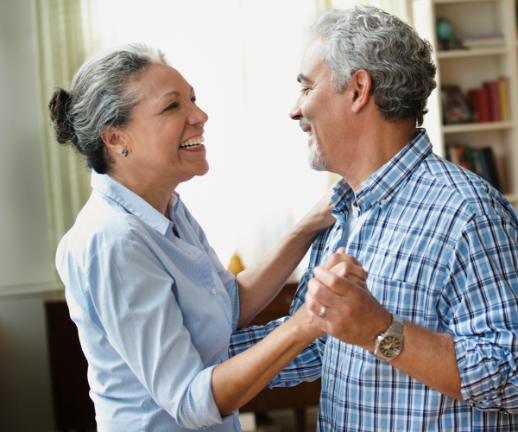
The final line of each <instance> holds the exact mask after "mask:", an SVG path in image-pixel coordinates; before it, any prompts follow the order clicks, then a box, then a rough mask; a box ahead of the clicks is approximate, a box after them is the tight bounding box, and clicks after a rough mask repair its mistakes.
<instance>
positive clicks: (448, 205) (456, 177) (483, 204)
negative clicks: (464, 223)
mask: <svg viewBox="0 0 518 432" xmlns="http://www.w3.org/2000/svg"><path fill="white" fill-rule="evenodd" d="M415 181H416V183H417V187H418V188H419V189H421V190H422V193H426V196H427V197H428V199H427V200H428V201H429V202H430V204H432V203H433V204H439V205H441V206H442V207H443V208H444V209H449V210H450V211H451V212H453V213H452V215H455V214H458V215H462V216H464V217H468V218H470V217H479V216H500V217H504V218H509V219H514V220H515V221H517V216H516V213H515V212H514V210H513V209H512V207H511V205H510V204H509V202H508V201H507V200H506V198H505V197H504V196H503V195H502V194H501V193H500V192H499V191H497V190H496V189H495V188H494V187H492V186H491V185H490V184H489V183H487V182H486V181H484V180H483V179H482V178H481V177H479V176H478V175H476V174H474V173H472V172H471V171H469V170H467V169H464V168H462V167H460V166H458V165H456V164H454V163H451V162H448V161H446V160H444V159H443V158H441V157H439V156H437V155H435V154H431V155H430V156H429V157H427V158H426V159H425V160H424V161H423V164H422V165H421V167H420V169H419V170H418V171H417V172H416V178H415Z"/></svg>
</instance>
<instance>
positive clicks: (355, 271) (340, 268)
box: [327, 262, 366, 280]
mask: <svg viewBox="0 0 518 432" xmlns="http://www.w3.org/2000/svg"><path fill="white" fill-rule="evenodd" d="M327 270H330V271H331V272H333V273H335V274H337V275H338V276H342V277H345V276H346V275H352V276H356V277H357V278H359V279H362V280H365V279H366V277H365V271H364V270H363V268H362V267H360V266H357V265H356V264H352V263H349V262H341V263H338V264H337V265H335V266H334V267H332V268H331V269H327Z"/></svg>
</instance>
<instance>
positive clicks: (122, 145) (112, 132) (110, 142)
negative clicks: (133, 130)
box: [101, 126, 129, 154]
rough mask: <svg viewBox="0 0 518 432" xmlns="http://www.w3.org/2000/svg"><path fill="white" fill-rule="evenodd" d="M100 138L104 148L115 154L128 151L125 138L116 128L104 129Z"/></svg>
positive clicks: (107, 127) (108, 127)
mask: <svg viewBox="0 0 518 432" xmlns="http://www.w3.org/2000/svg"><path fill="white" fill-rule="evenodd" d="M101 138H102V140H103V141H104V143H105V144H106V146H107V147H108V148H109V149H110V150H112V151H114V152H115V153H118V154H122V152H123V151H124V150H129V148H128V143H127V141H126V137H125V136H124V133H123V132H122V131H121V130H120V128H118V127H115V126H106V127H104V128H103V129H102V131H101Z"/></svg>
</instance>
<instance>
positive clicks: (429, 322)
mask: <svg viewBox="0 0 518 432" xmlns="http://www.w3.org/2000/svg"><path fill="white" fill-rule="evenodd" d="M354 199H355V196H354V193H353V191H352V190H351V188H350V187H349V186H348V184H347V183H345V182H344V181H343V180H342V181H341V182H339V183H338V184H337V186H336V187H335V194H334V196H333V202H334V204H335V210H334V216H335V217H336V219H337V222H336V224H335V225H334V226H333V227H331V228H330V229H328V230H326V231H325V232H323V233H321V234H320V235H319V236H318V237H317V239H316V240H315V242H314V244H313V247H312V251H311V260H310V264H309V267H308V269H307V271H306V273H305V275H304V277H303V278H302V280H301V283H300V286H299V289H298V291H297V295H296V296H295V299H294V301H293V304H292V306H291V310H290V313H291V314H293V313H294V312H295V311H296V310H297V309H298V308H299V307H300V306H301V305H302V304H303V302H304V298H305V294H306V290H307V282H308V281H309V280H310V279H311V278H312V277H313V268H314V267H315V266H318V265H320V264H322V263H324V262H325V261H326V259H327V258H328V256H329V254H331V253H332V252H334V251H336V249H337V248H338V247H340V246H344V245H345V246H346V252H347V253H348V254H351V255H353V256H355V257H356V258H358V259H359V260H360V261H361V262H362V263H363V265H364V268H365V269H367V270H368V271H369V277H368V280H367V284H368V287H369V290H370V291H371V292H372V294H373V295H374V296H375V297H376V298H377V299H378V301H379V302H380V303H381V304H382V305H383V306H385V307H386V308H387V309H388V310H389V311H391V312H393V313H396V314H398V315H400V316H402V317H403V318H405V319H406V320H408V321H411V322H413V323H415V324H418V325H420V326H422V327H424V328H427V329H429V330H432V331H435V332H443V333H448V334H450V335H452V337H453V340H454V344H455V351H456V356H457V364H458V367H459V372H460V376H461V381H462V384H461V386H462V388H461V391H462V396H463V398H464V399H465V400H466V402H460V401H457V400H455V399H452V398H450V397H448V396H445V395H443V394H441V393H439V392H437V391H435V390H432V389H431V388H429V387H427V386H425V385H424V384H422V383H420V382H419V381H417V380H415V379H413V378H411V377H409V376H408V375H406V374H404V373H403V372H400V371H399V370H398V369H396V368H394V367H392V366H391V365H390V364H389V363H387V362H386V361H383V360H380V359H378V358H376V357H374V356H373V355H371V354H370V353H369V352H367V351H365V350H364V349H362V348H360V347H358V346H353V345H347V344H345V343H343V342H341V341H339V340H338V339H335V338H333V337H331V336H327V335H325V336H323V337H322V338H320V339H318V340H316V341H315V342H314V343H312V344H311V345H309V346H308V347H307V348H306V349H305V350H304V351H303V352H302V353H301V354H300V355H299V356H298V357H297V358H296V359H295V360H294V361H293V362H292V363H291V364H290V365H289V366H288V367H287V368H286V369H285V370H284V371H283V372H282V373H281V374H279V375H278V376H277V377H276V378H275V379H274V380H273V381H272V382H271V383H270V387H272V386H292V385H295V384H297V383H299V382H301V381H313V380H315V379H317V378H318V377H320V376H321V377H322V393H321V396H320V408H319V414H318V430H319V431H322V432H324V431H330V430H334V431H355V432H357V431H466V432H467V431H470V432H472V431H480V432H481V431H496V430H498V431H514V430H517V428H518V416H517V414H518V364H517V358H518V337H517V334H518V276H517V269H518V216H517V215H516V213H515V211H514V210H513V209H512V207H511V206H510V205H509V203H508V202H507V200H506V199H505V198H504V197H503V196H502V195H501V194H500V193H499V192H497V191H496V190H495V189H493V188H492V187H491V186H489V185H488V184H487V183H486V182H484V181H483V180H482V179H481V178H479V177H478V176H476V175H474V174H472V173H471V172H468V171H466V170H464V169H462V168H460V167H458V166H456V165H454V164H451V163H449V162H446V161H445V160H443V159H442V158H440V157H438V156H436V155H435V154H433V153H432V146H431V144H430V141H429V139H428V136H427V134H426V131H425V130H418V131H417V135H416V138H415V140H414V141H412V142H411V143H410V144H409V145H407V146H406V147H405V148H404V149H403V150H401V151H400V152H399V153H398V154H397V155H396V156H395V157H394V158H393V159H392V160H390V161H389V162H388V163H386V164H385V165H384V166H383V167H381V168H380V169H379V170H378V171H376V172H375V173H374V174H373V175H371V176H370V177H369V178H368V179H367V180H366V181H365V182H364V183H362V185H361V189H360V190H359V191H358V193H357V194H356V201H357V204H358V206H359V214H360V216H359V220H358V225H357V226H356V228H355V229H354V230H353V231H352V233H351V235H350V236H349V238H348V239H346V238H345V237H344V235H343V232H344V224H345V222H346V221H347V219H348V216H349V211H350V208H351V204H352V202H353V201H354ZM286 319H288V317H285V318H281V319H279V320H277V321H274V322H271V323H269V324H268V325H266V326H264V327H252V328H249V329H244V330H241V331H239V332H236V333H235V334H234V335H233V337H232V340H231V355H236V354H238V353H239V352H241V351H244V350H246V349H247V348H249V347H250V346H252V345H254V344H255V343H257V342H258V341H259V340H261V339H263V338H264V337H265V336H266V335H267V334H268V333H270V332H271V331H273V330H274V329H275V328H276V327H277V326H279V325H280V324H281V323H282V322H284V321H285V320H286Z"/></svg>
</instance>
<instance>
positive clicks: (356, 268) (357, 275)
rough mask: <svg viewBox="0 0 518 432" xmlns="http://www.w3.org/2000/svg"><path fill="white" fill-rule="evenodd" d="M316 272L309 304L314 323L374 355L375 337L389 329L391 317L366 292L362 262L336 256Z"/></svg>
mask: <svg viewBox="0 0 518 432" xmlns="http://www.w3.org/2000/svg"><path fill="white" fill-rule="evenodd" d="M338 252H341V249H339V250H338ZM313 273H314V274H315V278H314V279H312V280H310V281H309V283H308V293H307V295H306V304H307V308H308V311H309V313H310V315H311V317H312V319H313V321H314V323H315V324H316V325H317V326H318V327H320V328H321V329H322V330H323V331H325V332H326V333H328V334H330V335H331V336H333V337H335V338H337V339H339V340H341V341H343V342H345V343H348V344H352V345H358V346H360V347H362V348H364V349H366V350H368V351H370V352H373V351H374V343H375V339H376V337H378V336H379V335H380V334H381V333H383V332H384V331H385V330H387V329H388V328H389V327H390V324H391V321H392V316H391V314H390V312H389V311H387V310H386V309H385V308H384V307H383V306H382V305H381V304H380V303H379V302H378V301H377V300H376V298H375V297H374V296H373V295H372V294H371V293H370V291H369V290H368V289H367V283H366V277H367V273H366V272H365V271H364V270H363V268H362V267H361V264H360V263H359V261H358V260H356V259H355V258H354V257H352V256H350V255H345V254H343V253H335V254H333V255H331V257H330V258H329V259H328V260H327V261H326V263H325V264H324V265H322V266H320V267H315V269H314V271H313ZM322 306H325V307H326V312H325V315H324V317H323V318H321V317H320V316H319V313H320V311H321V308H322Z"/></svg>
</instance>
